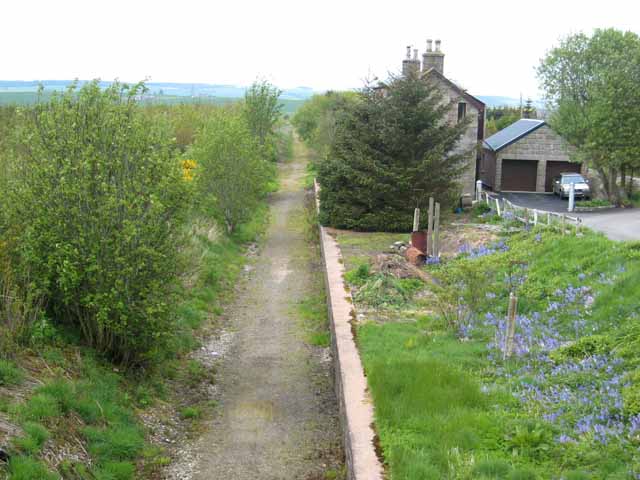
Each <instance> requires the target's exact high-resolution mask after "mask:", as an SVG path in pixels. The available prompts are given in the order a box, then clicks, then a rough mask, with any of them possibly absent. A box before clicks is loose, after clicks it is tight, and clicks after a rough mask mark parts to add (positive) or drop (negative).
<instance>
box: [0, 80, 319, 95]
mask: <svg viewBox="0 0 640 480" xmlns="http://www.w3.org/2000/svg"><path fill="white" fill-rule="evenodd" d="M71 83H72V80H28V81H23V80H15V81H14V80H10V81H8V80H0V93H18V92H36V91H37V90H38V86H39V85H41V84H42V86H43V87H44V89H45V91H53V90H63V89H65V88H67V87H68V86H69V85H71ZM78 83H79V84H83V83H86V80H80V81H79V82H78ZM100 84H101V85H102V86H104V87H106V86H108V85H110V84H111V82H100ZM147 87H148V88H149V93H151V94H153V95H169V96H178V97H203V96H204V97H222V98H242V97H243V96H244V93H245V91H246V90H247V87H243V86H237V85H217V84H209V83H173V82H148V83H147ZM313 94H314V91H313V89H312V88H309V87H295V88H287V89H284V90H283V91H282V97H281V98H282V99H284V100H307V99H308V98H310V97H311V96H312V95H313Z"/></svg>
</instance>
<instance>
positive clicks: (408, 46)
mask: <svg viewBox="0 0 640 480" xmlns="http://www.w3.org/2000/svg"><path fill="white" fill-rule="evenodd" d="M407 60H411V45H407Z"/></svg>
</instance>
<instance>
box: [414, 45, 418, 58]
mask: <svg viewBox="0 0 640 480" xmlns="http://www.w3.org/2000/svg"><path fill="white" fill-rule="evenodd" d="M413 59H414V60H418V49H417V48H414V49H413Z"/></svg>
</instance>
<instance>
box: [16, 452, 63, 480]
mask: <svg viewBox="0 0 640 480" xmlns="http://www.w3.org/2000/svg"><path fill="white" fill-rule="evenodd" d="M9 473H10V474H11V480H58V475H56V474H54V473H52V472H50V471H49V470H48V469H47V467H46V466H45V465H44V464H43V463H42V462H39V461H38V460H34V459H33V458H31V457H13V458H11V461H10V462H9Z"/></svg>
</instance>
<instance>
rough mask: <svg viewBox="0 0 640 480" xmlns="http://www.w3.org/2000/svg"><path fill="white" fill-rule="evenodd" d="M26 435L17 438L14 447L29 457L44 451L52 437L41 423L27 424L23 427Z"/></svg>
mask: <svg viewBox="0 0 640 480" xmlns="http://www.w3.org/2000/svg"><path fill="white" fill-rule="evenodd" d="M22 429H23V430H24V432H25V435H24V436H22V437H18V438H15V439H14V441H13V446H14V447H15V448H17V449H18V450H19V451H20V452H22V453H25V454H27V455H35V454H37V453H38V452H40V450H41V449H42V446H43V445H44V443H45V442H46V441H47V440H48V439H49V437H50V436H51V435H50V433H49V431H48V430H47V429H46V428H44V427H43V426H42V425H40V424H39V423H33V422H27V423H25V424H24V425H23V426H22Z"/></svg>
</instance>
